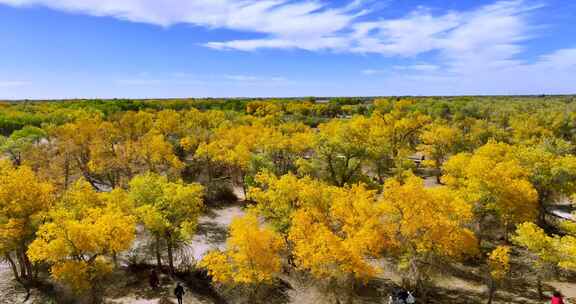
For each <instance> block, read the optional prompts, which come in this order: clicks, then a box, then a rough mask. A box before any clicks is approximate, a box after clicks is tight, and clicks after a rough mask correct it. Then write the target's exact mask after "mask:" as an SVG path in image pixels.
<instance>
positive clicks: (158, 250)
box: [155, 236, 162, 269]
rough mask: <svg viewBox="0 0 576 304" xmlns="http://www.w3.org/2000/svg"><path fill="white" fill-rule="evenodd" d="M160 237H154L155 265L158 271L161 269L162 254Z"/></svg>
mask: <svg viewBox="0 0 576 304" xmlns="http://www.w3.org/2000/svg"><path fill="white" fill-rule="evenodd" d="M160 240H161V239H160V236H156V248H155V251H156V265H157V266H158V269H162V254H161V252H160Z"/></svg>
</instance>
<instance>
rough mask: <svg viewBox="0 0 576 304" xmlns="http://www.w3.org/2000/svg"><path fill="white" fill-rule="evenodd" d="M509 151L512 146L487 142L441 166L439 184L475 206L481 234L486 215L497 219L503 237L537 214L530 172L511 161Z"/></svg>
mask: <svg viewBox="0 0 576 304" xmlns="http://www.w3.org/2000/svg"><path fill="white" fill-rule="evenodd" d="M512 151H514V150H513V147H512V146H509V145H507V144H503V143H495V142H491V143H488V144H487V145H484V146H482V147H481V148H479V149H478V150H476V151H475V152H474V153H472V154H470V153H461V154H458V155H455V156H453V157H451V158H450V159H449V160H448V161H447V162H446V163H445V164H444V167H443V170H444V176H443V178H442V180H443V182H444V183H446V185H447V186H449V187H450V188H452V189H455V190H456V191H458V192H459V193H460V194H461V195H462V196H463V197H464V198H465V199H466V200H468V201H469V202H471V203H473V204H474V205H475V207H476V214H477V220H478V223H479V225H480V228H479V230H480V231H479V232H481V233H482V232H483V223H484V216H485V214H486V213H488V212H492V213H495V214H496V215H497V216H498V217H499V220H500V223H501V226H502V227H503V229H504V233H505V235H506V237H507V236H508V233H509V232H510V230H511V229H513V228H514V227H515V225H517V224H520V223H522V222H525V221H531V220H534V219H535V218H536V216H537V214H538V193H537V192H536V190H535V189H534V187H533V186H532V184H531V183H530V180H529V178H530V172H529V171H528V170H526V169H525V168H523V167H522V165H521V164H520V162H518V161H517V160H516V159H514V158H513V157H512V155H513V153H512Z"/></svg>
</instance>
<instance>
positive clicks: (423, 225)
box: [380, 175, 477, 291]
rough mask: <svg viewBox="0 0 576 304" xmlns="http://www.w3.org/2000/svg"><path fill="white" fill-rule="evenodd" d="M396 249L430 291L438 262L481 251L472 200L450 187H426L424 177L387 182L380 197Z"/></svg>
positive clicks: (409, 276)
mask: <svg viewBox="0 0 576 304" xmlns="http://www.w3.org/2000/svg"><path fill="white" fill-rule="evenodd" d="M380 208H381V212H382V213H383V215H382V217H383V222H384V226H385V227H384V229H385V231H386V235H388V236H389V237H390V239H391V245H390V246H391V247H392V248H394V249H393V250H391V253H393V254H394V255H396V256H398V257H399V258H400V261H401V263H400V265H399V266H400V268H401V269H403V270H404V273H406V277H407V279H409V280H410V281H411V283H412V284H413V285H414V287H416V288H418V289H420V290H422V291H425V283H426V282H427V280H428V279H429V277H428V276H429V272H430V271H431V270H432V268H431V266H432V265H434V262H437V261H445V260H448V261H450V260H459V259H462V258H464V257H466V256H470V255H475V254H476V253H477V241H476V237H475V236H474V233H473V232H472V231H471V230H470V229H468V228H467V226H468V225H469V223H470V222H471V221H472V220H473V212H472V205H471V204H469V203H467V202H466V201H464V200H462V199H461V198H459V196H458V195H457V194H456V193H455V192H454V191H452V190H450V189H448V188H446V187H434V188H425V187H424V181H423V180H422V179H421V178H419V177H416V176H413V175H408V176H407V177H405V181H404V182H403V183H402V182H400V181H398V180H397V179H392V180H389V181H387V182H386V184H385V187H384V193H383V196H382V198H381V202H380Z"/></svg>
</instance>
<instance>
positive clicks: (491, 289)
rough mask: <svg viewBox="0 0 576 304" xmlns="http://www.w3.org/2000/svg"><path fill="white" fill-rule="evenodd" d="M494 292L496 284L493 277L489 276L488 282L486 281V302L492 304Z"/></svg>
mask: <svg viewBox="0 0 576 304" xmlns="http://www.w3.org/2000/svg"><path fill="white" fill-rule="evenodd" d="M495 294H496V284H495V283H494V279H492V278H490V282H489V283H488V302H487V303H488V304H492V301H493V300H494V295H495Z"/></svg>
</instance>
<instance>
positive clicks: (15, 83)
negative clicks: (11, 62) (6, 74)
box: [0, 80, 30, 88]
mask: <svg viewBox="0 0 576 304" xmlns="http://www.w3.org/2000/svg"><path fill="white" fill-rule="evenodd" d="M29 84H30V82H27V81H13V80H4V81H3V80H0V88H10V87H22V86H26V85H29Z"/></svg>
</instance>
